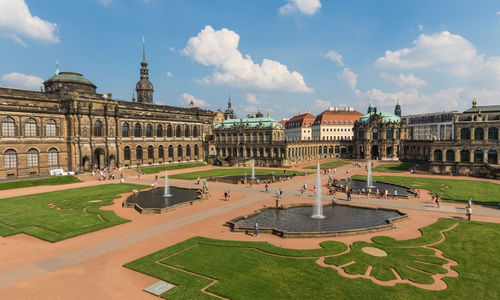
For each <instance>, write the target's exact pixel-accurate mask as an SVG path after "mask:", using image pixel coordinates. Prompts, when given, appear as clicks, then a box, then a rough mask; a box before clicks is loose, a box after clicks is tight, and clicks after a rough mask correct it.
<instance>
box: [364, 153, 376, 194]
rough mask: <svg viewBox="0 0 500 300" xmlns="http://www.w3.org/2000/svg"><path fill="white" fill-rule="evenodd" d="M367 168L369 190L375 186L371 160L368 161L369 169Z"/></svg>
mask: <svg viewBox="0 0 500 300" xmlns="http://www.w3.org/2000/svg"><path fill="white" fill-rule="evenodd" d="M367 168H368V176H367V179H366V187H367V188H369V189H372V188H374V187H375V186H374V185H373V181H372V160H371V159H368V167H367Z"/></svg>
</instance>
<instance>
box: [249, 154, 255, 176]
mask: <svg viewBox="0 0 500 300" xmlns="http://www.w3.org/2000/svg"><path fill="white" fill-rule="evenodd" d="M250 179H251V180H255V160H253V159H252V177H250Z"/></svg>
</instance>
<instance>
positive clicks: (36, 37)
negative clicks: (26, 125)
mask: <svg viewBox="0 0 500 300" xmlns="http://www.w3.org/2000/svg"><path fill="white" fill-rule="evenodd" d="M142 36H145V40H146V52H147V54H146V56H147V60H148V62H149V69H150V75H151V81H152V82H153V84H154V86H155V95H154V98H155V102H157V103H162V104H168V105H176V106H185V105H187V104H188V103H189V101H191V99H192V100H193V101H194V102H195V103H196V104H197V105H199V106H202V107H206V108H209V109H213V110H215V109H217V108H225V106H226V102H227V99H228V97H229V95H231V99H232V102H233V106H234V107H235V108H236V110H237V114H238V115H239V116H244V115H245V114H247V113H249V112H256V111H257V109H259V108H262V109H263V111H264V112H270V113H271V115H272V116H273V117H275V118H276V119H281V118H283V117H291V116H292V115H293V114H294V113H297V112H301V111H305V110H309V111H311V112H312V113H319V112H321V111H323V110H324V109H326V107H327V106H329V105H349V106H354V107H355V108H356V109H358V110H360V111H362V112H365V111H366V107H367V105H368V104H369V102H370V101H373V102H374V103H375V105H376V106H378V107H379V110H380V109H381V110H390V111H392V110H393V107H394V104H395V102H396V99H399V101H400V103H401V104H402V107H403V113H404V114H411V113H423V112H435V111H443V110H464V109H466V108H468V107H470V103H471V101H472V99H473V98H476V99H477V100H478V103H479V104H480V105H488V104H500V47H499V46H500V2H499V1H482V0H477V1H467V0H449V1H448V0H440V1H435V0H431V1H427V0H420V1H400V0H395V1H388V0H387V1H384V0H381V1H365V0H351V1H333V0H332V1H326V0H252V1H245V0H239V1H234V0H182V1H175V0H72V1H67V0H44V1H35V0H0V62H1V63H0V65H1V68H0V85H2V86H11V87H19V88H25V89H33V90H40V86H41V85H42V82H43V80H46V79H48V78H49V77H50V76H52V75H53V73H54V71H55V65H56V61H59V63H60V69H61V71H73V72H79V73H82V74H83V75H84V76H85V77H86V78H88V79H89V80H91V81H92V82H93V83H94V84H95V85H96V86H97V87H98V91H99V92H102V93H112V94H113V97H114V98H117V99H122V100H129V99H130V98H131V97H132V93H133V92H134V88H135V83H136V81H137V80H138V79H139V71H138V69H139V67H140V60H141V55H142V48H141V47H142V44H141V39H142Z"/></svg>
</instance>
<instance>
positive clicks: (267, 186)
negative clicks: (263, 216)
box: [266, 183, 269, 193]
mask: <svg viewBox="0 0 500 300" xmlns="http://www.w3.org/2000/svg"><path fill="white" fill-rule="evenodd" d="M266 193H269V184H267V183H266Z"/></svg>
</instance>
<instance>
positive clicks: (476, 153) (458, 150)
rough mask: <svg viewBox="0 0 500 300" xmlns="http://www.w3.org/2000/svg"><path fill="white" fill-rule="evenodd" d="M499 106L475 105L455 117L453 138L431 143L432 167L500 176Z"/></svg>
mask: <svg viewBox="0 0 500 300" xmlns="http://www.w3.org/2000/svg"><path fill="white" fill-rule="evenodd" d="M499 129H500V106H498V105H492V106H477V102H476V100H474V101H473V102H472V107H471V108H470V109H467V110H466V111H464V112H463V113H462V114H461V115H456V116H455V119H454V136H455V139H454V140H441V141H434V142H432V143H430V145H429V149H430V150H429V161H430V167H429V169H430V171H431V172H432V173H436V174H457V175H474V176H488V177H494V178H500V165H499V161H498V153H499V151H500V141H499V139H498V131H499Z"/></svg>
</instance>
